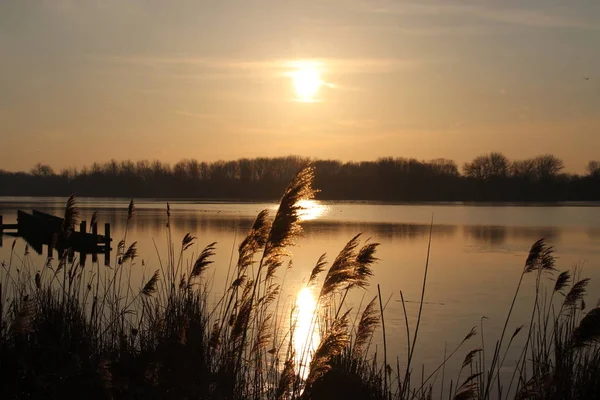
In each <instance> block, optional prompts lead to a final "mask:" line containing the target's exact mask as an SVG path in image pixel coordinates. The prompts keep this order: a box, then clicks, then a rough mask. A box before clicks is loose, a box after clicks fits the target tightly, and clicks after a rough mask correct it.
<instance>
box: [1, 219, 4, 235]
mask: <svg viewBox="0 0 600 400" xmlns="http://www.w3.org/2000/svg"><path fill="white" fill-rule="evenodd" d="M3 229H4V225H3V224H2V215H0V234H2V230H3Z"/></svg>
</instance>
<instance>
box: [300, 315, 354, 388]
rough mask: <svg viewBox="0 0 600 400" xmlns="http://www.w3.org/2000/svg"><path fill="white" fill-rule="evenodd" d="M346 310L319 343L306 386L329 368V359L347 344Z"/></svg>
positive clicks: (330, 366)
mask: <svg viewBox="0 0 600 400" xmlns="http://www.w3.org/2000/svg"><path fill="white" fill-rule="evenodd" d="M349 313H350V310H348V311H347V312H346V313H345V314H344V315H342V316H341V317H340V318H337V319H336V320H334V321H333V323H332V326H331V329H330V330H329V332H328V333H327V335H326V336H325V337H324V338H323V339H322V340H321V343H319V347H317V350H316V351H315V354H314V355H313V358H312V360H311V362H310V367H309V368H310V370H309V373H308V377H307V378H306V386H307V387H310V386H311V385H312V384H314V383H315V381H316V380H317V379H319V378H320V377H322V376H323V375H324V374H326V373H327V372H328V371H329V370H331V368H332V365H331V361H332V358H333V357H334V356H337V355H338V354H340V353H341V351H342V350H343V349H344V348H345V347H346V346H347V345H348V342H349V336H348V314H349Z"/></svg>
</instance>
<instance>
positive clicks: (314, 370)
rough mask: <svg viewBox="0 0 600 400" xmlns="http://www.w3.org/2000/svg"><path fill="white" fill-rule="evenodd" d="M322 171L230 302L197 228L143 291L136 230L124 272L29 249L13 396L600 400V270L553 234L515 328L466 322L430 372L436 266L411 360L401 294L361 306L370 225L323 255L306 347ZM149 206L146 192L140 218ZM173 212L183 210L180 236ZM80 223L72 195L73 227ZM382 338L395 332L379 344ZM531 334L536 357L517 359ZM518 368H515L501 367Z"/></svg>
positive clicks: (3, 386) (296, 184)
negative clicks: (311, 234)
mask: <svg viewBox="0 0 600 400" xmlns="http://www.w3.org/2000/svg"><path fill="white" fill-rule="evenodd" d="M312 180H313V171H312V169H311V168H306V169H303V170H302V171H301V172H300V173H299V174H298V175H297V176H296V177H295V178H294V179H293V181H292V183H291V184H290V185H289V186H288V188H287V190H286V191H285V194H284V196H283V197H282V199H281V202H280V206H279V209H278V211H277V213H276V215H275V216H274V217H273V218H271V217H269V215H268V213H267V211H263V212H261V213H260V214H259V215H258V216H257V218H256V221H255V222H254V224H253V226H252V228H251V229H250V231H249V232H248V234H247V236H246V237H245V238H244V239H243V240H242V241H241V243H240V244H239V247H238V253H237V257H236V258H234V259H233V263H232V264H231V266H230V267H229V272H228V274H227V279H226V285H225V287H226V288H227V289H226V290H225V293H223V294H222V295H221V297H218V298H217V299H216V300H211V299H214V298H215V296H214V293H210V289H209V288H210V283H209V280H208V278H207V276H208V274H207V269H209V268H213V267H215V266H213V265H211V258H212V256H213V255H214V252H215V251H216V244H215V243H211V244H208V245H207V246H206V247H205V248H204V250H203V251H202V252H201V253H200V254H199V255H197V256H196V257H194V258H193V259H192V260H191V262H189V263H188V262H186V259H187V257H190V252H191V250H190V247H191V246H192V245H193V244H194V242H195V241H196V238H194V237H193V236H192V235H190V234H188V235H186V236H185V237H184V239H183V241H182V243H181V244H180V245H178V248H176V247H175V246H172V245H169V246H168V249H169V250H168V252H167V254H166V255H164V254H163V255H162V257H161V258H160V260H161V261H160V263H159V265H157V266H155V268H156V272H155V273H154V274H152V275H151V276H148V277H147V278H146V280H145V281H144V282H142V284H141V286H140V287H137V285H136V284H135V282H132V279H131V271H132V268H140V266H139V265H136V264H137V260H138V259H137V250H136V244H135V242H132V241H131V239H130V238H128V237H127V234H126V233H125V237H124V238H123V239H122V241H121V242H120V243H119V245H118V249H117V252H116V253H117V255H116V259H115V262H114V264H113V266H112V267H110V268H109V267H104V266H100V265H98V264H97V263H96V264H94V265H93V266H89V265H88V266H87V267H84V266H82V265H81V264H80V263H79V262H78V261H77V260H74V261H73V262H69V261H68V257H67V255H66V254H64V255H63V256H61V257H59V259H57V260H52V259H49V260H48V261H47V263H46V265H43V266H42V265H32V262H31V259H30V257H29V256H28V251H27V248H26V250H25V254H24V256H21V255H22V254H23V253H20V254H17V252H16V250H15V246H14V245H13V249H12V252H11V256H10V259H9V260H7V261H6V262H4V263H2V270H1V271H2V274H0V279H1V280H0V313H1V319H0V321H1V325H0V398H2V399H14V398H44V399H70V398H88V399H96V398H98V399H110V398H119V399H121V398H122V399H130V398H144V399H148V398H157V399H158V398H161V399H162V398H172V399H196V398H197V399H297V398H305V399H335V398H340V399H342V398H343V399H392V398H393V399H415V398H416V399H427V398H432V397H435V398H438V396H440V395H441V396H442V397H441V398H449V399H492V398H535V399H590V398H594V396H595V395H596V394H597V393H599V390H600V347H598V345H597V342H598V340H600V309H599V308H591V309H587V308H586V306H585V303H584V300H583V297H584V294H585V291H586V285H587V283H588V280H587V279H578V278H577V276H576V275H575V276H574V275H572V274H571V273H570V272H561V273H560V274H558V273H557V271H556V270H555V259H554V254H553V249H552V248H551V247H549V246H548V245H547V244H546V243H545V241H544V240H539V241H537V242H536V243H534V244H533V246H532V247H531V250H530V251H529V254H528V256H527V259H526V260H524V266H523V270H522V273H521V274H520V276H519V277H515V279H516V280H518V284H517V289H516V293H515V296H514V299H513V302H512V304H510V305H507V306H509V309H508V313H507V317H506V322H505V324H504V329H503V330H502V331H501V332H486V337H485V339H486V340H485V341H484V340H483V339H484V338H483V337H482V338H481V340H477V338H476V335H477V332H476V329H472V330H471V331H470V332H469V330H468V329H466V332H468V333H467V335H466V336H465V338H464V340H463V341H462V342H460V343H458V344H455V345H456V347H455V348H454V349H448V353H447V354H444V355H440V365H439V366H426V370H425V371H427V373H428V374H429V375H427V374H426V375H425V376H423V377H421V376H420V371H421V368H420V366H418V365H416V366H414V367H413V364H414V361H413V360H414V357H413V356H414V350H415V343H417V342H418V341H419V337H418V332H419V325H420V321H421V317H422V316H421V311H422V305H423V302H424V298H425V289H426V282H427V270H428V262H426V263H425V274H424V280H423V296H422V297H421V307H420V309H419V310H420V311H419V315H418V319H417V323H416V326H409V323H408V318H407V317H406V313H405V315H404V318H405V321H406V334H407V337H406V342H407V348H408V352H407V353H408V355H407V357H406V359H399V358H397V357H396V356H395V355H393V354H387V350H386V340H388V339H387V335H386V332H385V318H384V317H385V314H386V313H385V307H384V304H385V299H382V298H381V295H379V296H375V297H374V298H373V299H372V300H371V301H369V302H365V303H366V304H364V305H363V307H360V309H348V306H347V305H346V304H345V300H346V295H347V294H348V293H349V292H352V291H360V290H363V289H364V288H365V287H366V286H367V285H369V281H370V279H371V278H372V275H373V270H372V267H373V265H374V264H375V263H376V261H377V258H376V250H377V247H378V244H377V243H372V242H369V241H366V242H365V241H363V240H362V238H361V236H360V235H358V236H356V237H354V238H352V239H351V240H350V241H349V242H348V243H347V245H346V246H345V247H344V248H343V249H342V250H341V251H340V253H339V254H338V255H337V256H336V257H335V258H334V259H333V261H332V262H331V263H328V262H327V261H326V259H325V257H324V256H322V257H320V258H318V257H315V259H317V258H318V261H317V262H316V264H315V267H314V269H313V270H312V272H311V274H310V275H309V276H307V280H306V286H307V287H309V288H312V291H313V292H314V293H315V294H316V296H315V297H316V303H317V312H316V313H315V316H314V317H311V318H310V329H309V330H308V331H309V332H310V331H313V330H315V331H318V332H319V333H320V337H319V338H317V339H314V343H312V342H311V341H308V344H305V345H302V346H298V345H296V344H295V343H298V341H301V340H303V338H301V337H297V335H298V331H297V330H295V329H294V328H295V324H296V322H297V321H298V320H299V319H298V317H296V316H295V311H294V310H295V309H296V307H294V306H291V307H289V308H286V306H285V303H286V300H285V299H286V296H285V294H282V292H281V290H282V285H283V284H284V280H285V271H286V269H287V268H291V265H289V264H288V263H287V258H288V249H289V248H290V246H292V245H293V242H294V239H295V238H296V237H297V236H298V235H299V234H300V232H301V226H300V224H299V212H300V211H301V209H300V206H299V204H300V201H301V200H303V199H307V198H311V197H312V196H313V194H314V192H313V190H312V188H311V184H312ZM134 214H135V209H134V204H133V202H132V203H131V205H130V207H129V212H128V217H127V222H129V221H131V219H132V218H135V215H134ZM169 218H170V210H169V208H168V206H167V210H166V216H165V219H166V230H167V237H168V238H169V239H168V240H169V241H170V229H169V223H170V221H169ZM76 220H77V212H76V209H75V205H74V202H73V201H72V199H71V201H70V202H69V203H68V205H67V209H66V211H65V224H64V226H63V234H64V235H67V236H68V235H69V232H71V231H72V229H73V227H74V226H75V224H76ZM125 232H127V230H125ZM216 268H227V266H216ZM153 269H154V268H152V269H151V270H153ZM527 279H533V280H535V282H536V292H535V300H534V302H533V304H528V305H517V306H527V307H531V320H530V323H529V324H528V325H527V326H521V327H516V328H515V327H514V326H513V325H514V324H513V323H512V321H511V313H512V310H513V307H515V300H516V298H517V294H518V293H519V290H520V287H521V284H522V282H523V281H524V280H527ZM548 282H550V283H549V284H548ZM369 300H370V299H369ZM403 304H404V303H403ZM286 316H289V317H287V318H286ZM481 324H482V328H483V320H482V322H481ZM374 335H377V337H381V338H383V348H382V347H378V349H379V350H378V352H379V354H376V352H375V351H374V347H375V346H371V343H372V341H373V340H374ZM518 339H521V343H524V345H523V346H521V347H519V348H518V349H516V351H519V352H520V354H521V356H520V357H519V359H518V362H517V363H516V364H512V363H511V364H512V365H508V364H509V363H508V362H505V361H506V355H507V353H508V351H509V349H511V346H512V347H514V346H515V345H514V341H516V340H518ZM300 343H302V342H300ZM467 346H469V347H467ZM471 349H472V350H471ZM456 357H459V360H458V361H459V362H461V361H462V363H461V364H459V365H462V368H461V370H460V372H459V373H458V374H457V376H451V377H449V376H448V374H446V375H445V374H444V370H445V365H446V363H447V362H448V360H450V359H451V358H456ZM413 368H414V369H415V375H419V376H418V378H417V377H415V378H413ZM507 368H509V369H510V371H512V378H511V379H506V378H505V376H504V374H501V373H500V371H501V370H502V371H504V370H506V369H507ZM417 371H418V373H417ZM440 376H441V377H440ZM436 380H437V382H439V381H440V380H441V381H442V382H444V381H445V385H443V386H442V389H439V390H440V391H441V393H438V392H437V390H438V389H436V392H433V387H434V386H433V383H434V381H436Z"/></svg>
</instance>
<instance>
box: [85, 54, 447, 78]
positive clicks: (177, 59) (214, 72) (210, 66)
mask: <svg viewBox="0 0 600 400" xmlns="http://www.w3.org/2000/svg"><path fill="white" fill-rule="evenodd" d="M96 58H99V59H101V60H102V61H104V62H107V63H113V64H129V65H140V66H146V67H152V68H164V67H183V68H185V67H194V68H196V69H197V70H202V71H203V72H202V73H201V74H199V73H196V74H193V75H187V76H188V77H191V78H199V77H200V76H201V75H205V74H210V76H211V77H212V76H214V77H218V76H223V77H224V76H226V75H228V74H231V73H233V74H235V73H237V74H265V75H273V74H274V75H281V76H285V75H288V74H289V72H290V71H293V70H294V69H296V68H298V66H299V65H300V64H301V63H302V62H303V60H290V59H273V60H251V59H248V60H240V59H227V58H210V57H193V56H177V55H137V56H96ZM443 61H447V60H427V59H400V58H315V59H310V60H309V61H308V62H310V63H314V64H317V65H319V66H321V67H322V68H323V69H325V70H329V69H331V70H334V71H336V72H337V73H350V74H352V73H358V74H360V73H382V72H392V71H396V70H399V69H403V68H411V67H417V66H420V65H423V64H428V63H435V62H443ZM178 76H180V77H185V76H186V75H185V74H184V75H181V74H180V75H178Z"/></svg>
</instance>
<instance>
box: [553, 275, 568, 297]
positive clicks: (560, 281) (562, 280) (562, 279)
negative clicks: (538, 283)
mask: <svg viewBox="0 0 600 400" xmlns="http://www.w3.org/2000/svg"><path fill="white" fill-rule="evenodd" d="M569 282H571V273H570V272H569V271H563V272H561V273H560V274H559V275H558V278H556V283H555V284H554V292H560V291H561V290H563V289H564V288H565V287H567V285H568V284H569Z"/></svg>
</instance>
